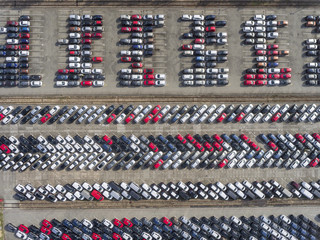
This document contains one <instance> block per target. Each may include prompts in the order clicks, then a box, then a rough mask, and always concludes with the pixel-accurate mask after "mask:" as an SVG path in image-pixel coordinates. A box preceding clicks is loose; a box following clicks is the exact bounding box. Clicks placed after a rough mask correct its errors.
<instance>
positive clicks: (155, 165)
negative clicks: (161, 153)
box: [154, 159, 163, 169]
mask: <svg viewBox="0 0 320 240" xmlns="http://www.w3.org/2000/svg"><path fill="white" fill-rule="evenodd" d="M162 164H163V160H162V159H160V160H158V161H157V162H156V163H155V164H154V168H156V169H157V168H159V167H160V166H161V165H162Z"/></svg>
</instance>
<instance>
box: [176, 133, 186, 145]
mask: <svg viewBox="0 0 320 240" xmlns="http://www.w3.org/2000/svg"><path fill="white" fill-rule="evenodd" d="M176 138H177V139H178V140H179V141H180V142H181V143H183V144H185V143H186V142H187V140H186V139H185V138H184V137H183V136H182V135H180V134H178V135H177V136H176Z"/></svg>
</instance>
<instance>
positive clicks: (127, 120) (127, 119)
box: [125, 113, 135, 123]
mask: <svg viewBox="0 0 320 240" xmlns="http://www.w3.org/2000/svg"><path fill="white" fill-rule="evenodd" d="M134 117H135V115H134V114H133V113H131V114H130V115H129V116H128V117H127V118H126V120H125V122H126V123H129V122H131V120H132V119H134Z"/></svg>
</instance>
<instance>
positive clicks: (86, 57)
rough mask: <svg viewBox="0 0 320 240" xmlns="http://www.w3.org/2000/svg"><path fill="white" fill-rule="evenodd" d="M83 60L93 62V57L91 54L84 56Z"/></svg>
mask: <svg viewBox="0 0 320 240" xmlns="http://www.w3.org/2000/svg"><path fill="white" fill-rule="evenodd" d="M82 61H84V62H91V57H90V56H84V57H82Z"/></svg>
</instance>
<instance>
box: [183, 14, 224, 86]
mask: <svg viewBox="0 0 320 240" xmlns="http://www.w3.org/2000/svg"><path fill="white" fill-rule="evenodd" d="M181 19H182V20H183V21H188V20H193V24H192V26H191V27H192V32H189V33H184V34H183V35H182V39H188V40H190V39H192V42H191V43H190V44H183V45H182V46H181V50H182V56H187V57H189V56H191V57H194V58H193V60H194V61H195V63H194V66H193V67H194V68H189V69H184V70H182V75H181V80H182V82H181V85H182V86H216V85H219V86H224V85H228V83H229V81H228V73H229V68H216V67H217V64H218V63H223V62H226V61H227V58H228V50H209V49H208V48H207V44H213V43H217V44H219V45H224V44H227V36H228V35H227V33H226V32H219V33H216V32H215V31H216V27H223V26H225V25H226V22H225V21H215V19H216V16H215V15H206V16H204V15H186V14H185V15H183V16H182V17H181ZM217 23H218V24H217Z"/></svg>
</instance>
